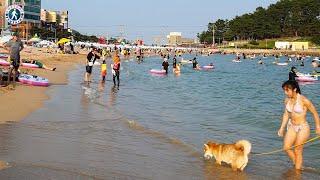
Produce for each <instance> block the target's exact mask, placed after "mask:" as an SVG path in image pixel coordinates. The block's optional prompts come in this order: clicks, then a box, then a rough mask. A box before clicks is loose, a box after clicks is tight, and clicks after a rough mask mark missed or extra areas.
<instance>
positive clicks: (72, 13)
mask: <svg viewBox="0 0 320 180" xmlns="http://www.w3.org/2000/svg"><path fill="white" fill-rule="evenodd" d="M275 2H277V0H122V1H118V0H113V1H111V0H42V8H43V9H47V10H68V11H69V27H70V28H72V29H75V30H77V31H79V32H81V33H83V34H87V35H97V36H105V37H111V36H112V37H125V38H127V39H129V40H135V39H143V40H144V41H145V42H146V43H149V44H150V43H153V42H154V40H155V39H158V40H159V39H162V41H164V38H165V37H166V35H168V34H169V32H181V33H182V36H183V37H186V38H196V35H197V33H199V32H202V31H204V30H206V29H207V24H208V23H209V22H214V21H216V20H217V19H232V18H233V17H235V16H237V15H242V14H244V13H251V12H253V11H255V9H256V8H257V7H259V6H262V7H268V6H269V5H270V4H274V3H275Z"/></svg>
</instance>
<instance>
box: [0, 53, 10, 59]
mask: <svg viewBox="0 0 320 180" xmlns="http://www.w3.org/2000/svg"><path fill="white" fill-rule="evenodd" d="M8 57H9V55H7V54H0V58H2V59H8Z"/></svg>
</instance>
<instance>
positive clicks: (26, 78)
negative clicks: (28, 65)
mask: <svg viewBox="0 0 320 180" xmlns="http://www.w3.org/2000/svg"><path fill="white" fill-rule="evenodd" d="M18 79H19V82H20V83H22V84H27V85H31V86H43V87H47V86H49V80H48V79H46V78H42V77H39V76H32V75H29V74H20V75H19V77H18Z"/></svg>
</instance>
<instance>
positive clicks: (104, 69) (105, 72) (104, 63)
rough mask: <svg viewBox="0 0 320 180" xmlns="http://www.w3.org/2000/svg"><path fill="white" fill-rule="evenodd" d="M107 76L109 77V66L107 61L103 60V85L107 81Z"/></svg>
mask: <svg viewBox="0 0 320 180" xmlns="http://www.w3.org/2000/svg"><path fill="white" fill-rule="evenodd" d="M106 76H107V64H106V60H103V61H102V64H101V77H102V82H103V83H104V82H105V81H106Z"/></svg>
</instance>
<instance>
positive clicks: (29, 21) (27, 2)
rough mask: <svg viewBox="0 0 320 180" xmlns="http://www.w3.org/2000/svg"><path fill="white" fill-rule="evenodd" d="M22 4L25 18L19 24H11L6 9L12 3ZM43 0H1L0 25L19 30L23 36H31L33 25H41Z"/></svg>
mask: <svg viewBox="0 0 320 180" xmlns="http://www.w3.org/2000/svg"><path fill="white" fill-rule="evenodd" d="M13 4H16V5H20V6H21V7H23V9H24V20H23V21H22V22H21V23H20V24H19V25H9V24H8V23H7V22H6V19H5V11H6V9H7V7H8V6H10V5H13ZM40 12H41V0H0V21H1V23H0V25H1V29H2V30H3V29H7V28H10V27H11V29H12V30H14V31H16V30H18V31H19V32H20V36H21V37H22V38H25V39H28V38H30V37H31V35H30V33H29V32H30V30H31V29H32V27H40V26H41V21H40Z"/></svg>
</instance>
